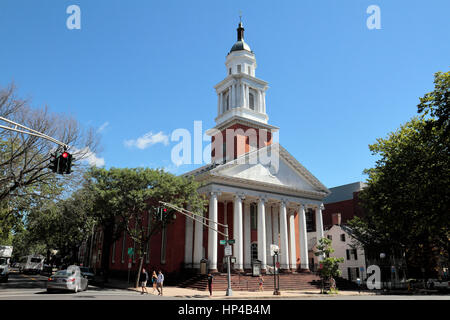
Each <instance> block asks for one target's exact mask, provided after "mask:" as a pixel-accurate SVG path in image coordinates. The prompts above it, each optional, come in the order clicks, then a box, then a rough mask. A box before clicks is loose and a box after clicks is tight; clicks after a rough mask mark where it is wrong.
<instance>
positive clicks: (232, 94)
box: [230, 84, 235, 109]
mask: <svg viewBox="0 0 450 320" xmlns="http://www.w3.org/2000/svg"><path fill="white" fill-rule="evenodd" d="M234 95H235V92H234V84H232V85H231V86H230V109H232V108H234Z"/></svg>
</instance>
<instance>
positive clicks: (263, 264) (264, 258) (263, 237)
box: [258, 198, 267, 269]
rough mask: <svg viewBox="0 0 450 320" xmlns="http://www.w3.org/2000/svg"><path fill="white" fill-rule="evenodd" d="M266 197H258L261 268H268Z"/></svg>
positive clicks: (259, 258)
mask: <svg viewBox="0 0 450 320" xmlns="http://www.w3.org/2000/svg"><path fill="white" fill-rule="evenodd" d="M265 201H266V199H264V198H259V199H258V260H260V261H261V269H266V264H267V256H266V215H265V211H266V210H265V205H264V203H265Z"/></svg>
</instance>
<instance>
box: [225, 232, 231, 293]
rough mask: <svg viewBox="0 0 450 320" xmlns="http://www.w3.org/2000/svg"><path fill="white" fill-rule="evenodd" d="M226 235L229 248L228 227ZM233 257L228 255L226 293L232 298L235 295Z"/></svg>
mask: <svg viewBox="0 0 450 320" xmlns="http://www.w3.org/2000/svg"><path fill="white" fill-rule="evenodd" d="M225 233H226V236H225V239H226V241H227V244H226V245H227V246H229V244H228V240H230V239H229V238H228V225H226V227H225ZM230 269H231V256H230V255H227V292H226V294H225V295H226V296H232V295H233V290H231V270H230Z"/></svg>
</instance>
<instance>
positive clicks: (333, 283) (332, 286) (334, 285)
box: [330, 277, 336, 292]
mask: <svg viewBox="0 0 450 320" xmlns="http://www.w3.org/2000/svg"><path fill="white" fill-rule="evenodd" d="M330 289H331V291H332V292H333V291H336V280H334V278H333V277H331V279H330Z"/></svg>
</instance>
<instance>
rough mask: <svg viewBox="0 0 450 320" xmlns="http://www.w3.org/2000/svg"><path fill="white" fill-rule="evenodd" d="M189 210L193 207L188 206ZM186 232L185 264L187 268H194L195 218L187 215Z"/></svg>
mask: <svg viewBox="0 0 450 320" xmlns="http://www.w3.org/2000/svg"><path fill="white" fill-rule="evenodd" d="M187 210H188V211H191V207H190V206H187ZM185 222H186V224H185V233H184V264H185V266H186V267H187V268H192V247H193V243H192V234H193V233H194V220H192V219H191V218H188V217H185Z"/></svg>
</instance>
